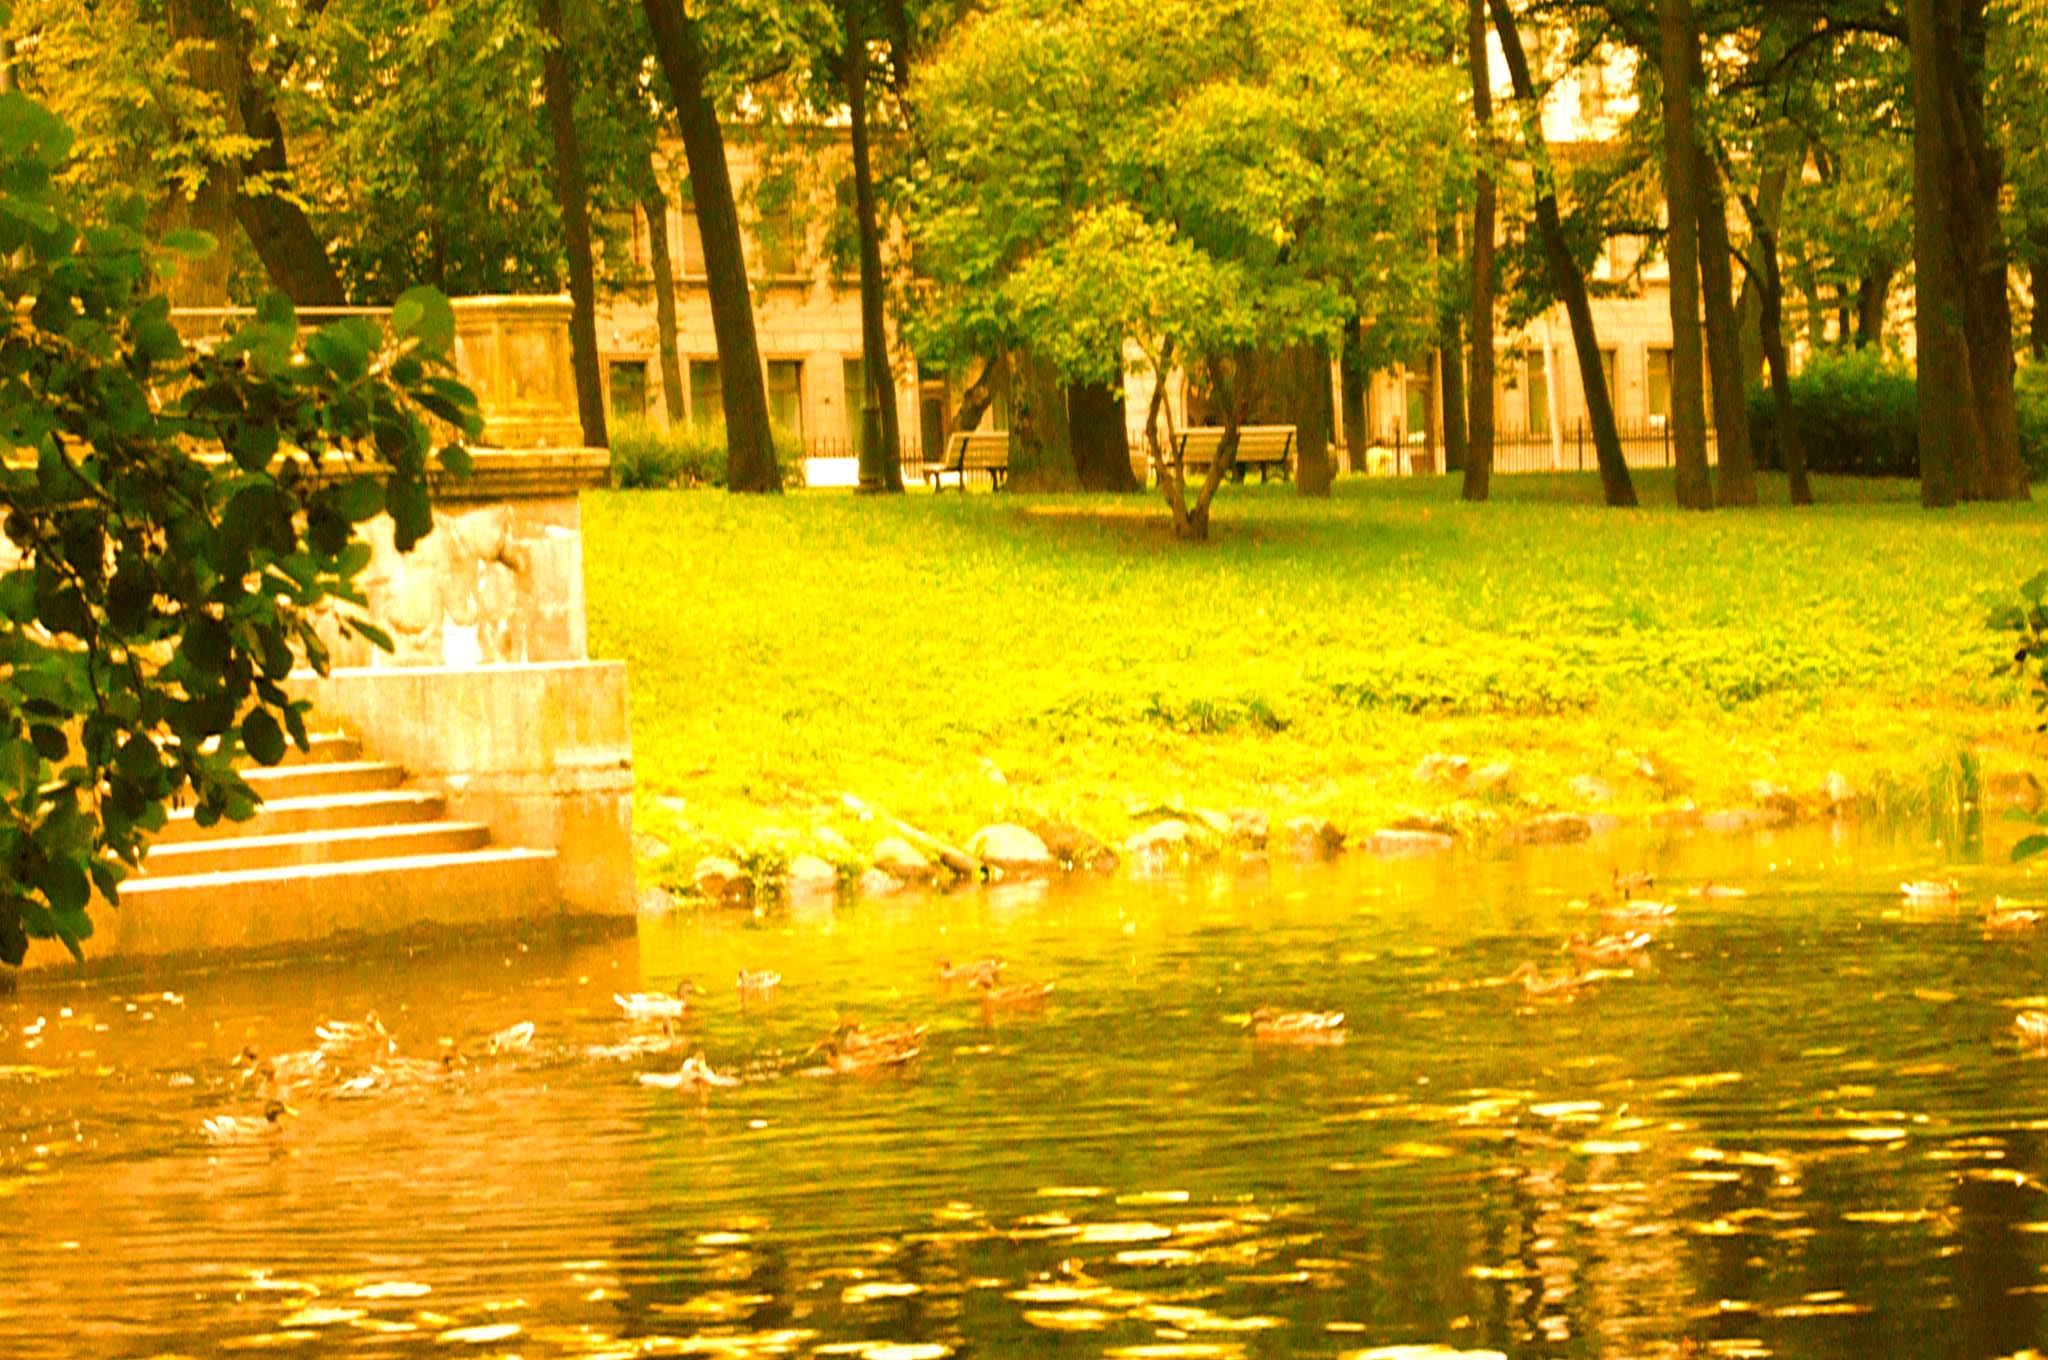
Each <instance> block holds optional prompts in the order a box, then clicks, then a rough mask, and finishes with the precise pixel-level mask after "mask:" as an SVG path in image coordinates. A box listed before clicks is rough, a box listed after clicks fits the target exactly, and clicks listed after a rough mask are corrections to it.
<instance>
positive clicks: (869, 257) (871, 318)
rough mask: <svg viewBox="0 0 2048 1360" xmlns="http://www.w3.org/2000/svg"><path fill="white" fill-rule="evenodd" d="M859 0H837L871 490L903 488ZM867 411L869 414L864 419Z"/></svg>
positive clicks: (864, 471) (865, 472) (864, 453)
mask: <svg viewBox="0 0 2048 1360" xmlns="http://www.w3.org/2000/svg"><path fill="white" fill-rule="evenodd" d="M864 10H865V3H864V0H842V3H841V5H840V9H839V12H840V17H841V20H842V22H843V23H844V24H845V28H846V52H845V90H846V108H847V123H848V129H849V139H850V140H851V142H852V144H853V147H852V149H853V203H854V217H855V220H856V222H857V224H858V228H859V233H860V339H861V371H862V373H863V375H864V379H863V386H864V389H865V390H864V391H863V392H862V393H861V401H862V410H861V443H860V455H861V486H862V487H863V488H864V489H867V490H871V491H901V490H903V435H902V431H901V429H900V427H899V422H898V417H897V411H896V378H895V372H896V369H895V365H894V364H893V363H892V362H891V361H890V357H889V330H888V323H887V321H886V320H885V318H884V317H883V314H882V290H883V279H882V230H881V219H880V214H879V212H878V211H877V209H876V206H875V173H874V167H873V165H872V158H871V155H870V151H869V145H868V143H869V133H868V82H869V80H870V78H871V76H872V73H873V69H874V68H873V63H872V62H871V61H870V60H869V58H868V39H867V16H866V14H865V12H864ZM870 412H872V413H873V414H872V415H870Z"/></svg>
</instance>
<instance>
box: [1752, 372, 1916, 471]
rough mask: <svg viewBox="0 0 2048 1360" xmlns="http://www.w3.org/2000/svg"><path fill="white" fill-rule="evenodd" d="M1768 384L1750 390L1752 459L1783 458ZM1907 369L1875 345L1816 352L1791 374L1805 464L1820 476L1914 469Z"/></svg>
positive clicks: (1781, 462)
mask: <svg viewBox="0 0 2048 1360" xmlns="http://www.w3.org/2000/svg"><path fill="white" fill-rule="evenodd" d="M1771 401H1772V398H1771V394H1770V391H1769V389H1768V388H1764V387H1752V388H1751V389H1750V391H1749V432H1750V438H1751V440H1752V441H1753V442H1754V443H1755V445H1756V457H1757V466H1758V467H1759V468H1765V469H1768V470H1770V471H1773V472H1777V471H1782V470H1783V468H1784V466H1785V455H1784V450H1783V449H1781V448H1780V447H1779V445H1778V435H1777V427H1776V425H1775V424H1774V423H1773V422H1774V420H1775V414H1774V412H1773V409H1772V405H1771ZM1917 409H1918V408H1917V407H1916V406H1915V404H1914V398H1913V373H1912V370H1911V369H1909V368H1906V367H1904V366H1903V365H1901V364H1899V363H1897V362H1896V361H1893V360H1890V359H1887V358H1885V357H1884V356H1883V355H1882V354H1880V353H1878V352H1877V351H1875V350H1851V351H1848V352H1844V353H1822V354H1816V355H1814V356H1813V357H1812V358H1811V359H1810V360H1808V361H1807V364H1806V367H1805V368H1804V369H1802V370H1800V372H1799V373H1798V374H1797V375H1796V376H1794V377H1793V379H1792V417H1793V420H1794V421H1795V422H1796V423H1797V424H1798V427H1799V433H1800V436H1801V438H1802V439H1803V440H1804V442H1805V444H1806V466H1807V470H1808V471H1809V472H1812V473H1816V474H1819V475H1822V476H1842V477H1918V476H1919V475H1920V454H1919V437H1918V434H1917V432H1916V429H1915V422H1916V421H1917V420H1918V416H1917V414H1916V412H1917Z"/></svg>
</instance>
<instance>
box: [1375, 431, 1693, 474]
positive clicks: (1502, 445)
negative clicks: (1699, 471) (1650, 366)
mask: <svg viewBox="0 0 2048 1360" xmlns="http://www.w3.org/2000/svg"><path fill="white" fill-rule="evenodd" d="M1620 434H1621V451H1622V456H1623V457H1625V458H1626V459H1627V460H1628V465H1629V466H1630V467H1632V468H1660V467H1670V466H1672V464H1673V463H1674V462H1675V461H1676V449H1675V447H1674V443H1673V439H1672V432H1671V426H1670V424H1669V423H1668V422H1665V421H1652V422H1650V423H1649V424H1647V425H1637V426H1628V427H1625V428H1623V429H1622V430H1621V431H1620ZM1374 442H1375V444H1376V445H1377V446H1378V447H1382V448H1390V449H1393V448H1398V449H1403V450H1404V451H1405V452H1406V453H1407V455H1408V457H1407V458H1406V459H1404V460H1402V461H1403V463H1404V464H1406V463H1413V464H1415V465H1417V466H1420V465H1422V463H1423V457H1422V445H1421V444H1420V443H1416V442H1409V443H1407V444H1403V443H1402V442H1401V440H1400V436H1399V435H1398V434H1388V435H1384V436H1381V437H1380V438H1379V439H1377V440H1375V441H1374ZM1442 461H1443V460H1442V459H1441V457H1439V458H1438V459H1437V460H1436V465H1438V466H1441V465H1442ZM1719 461H1720V441H1719V439H1718V438H1717V437H1716V435H1715V432H1714V429H1713V427H1712V426H1708V427H1707V462H1708V463H1710V464H1712V463H1718V462H1719ZM1599 466H1600V463H1599V459H1598V457H1597V456H1596V455H1595V453H1594V449H1593V431H1592V429H1591V427H1590V426H1588V425H1586V424H1585V423H1584V422H1583V421H1581V422H1579V423H1576V424H1574V425H1571V426H1569V427H1567V428H1565V429H1562V430H1559V431H1557V432H1556V433H1555V434H1553V433H1551V432H1549V431H1543V432H1540V433H1539V432H1536V431H1530V430H1513V431H1508V432H1505V433H1503V432H1498V431H1497V432H1495V434H1494V436H1493V470H1494V471H1495V472H1592V471H1596V470H1597V469H1598V468H1599Z"/></svg>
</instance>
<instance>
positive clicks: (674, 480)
mask: <svg viewBox="0 0 2048 1360" xmlns="http://www.w3.org/2000/svg"><path fill="white" fill-rule="evenodd" d="M611 439H612V485H613V486H615V487H618V488H619V489H620V490H623V491H644V490H651V489H658V488H662V487H673V486H681V487H699V486H715V487H723V486H724V485H725V426H723V425H673V426H670V427H669V428H667V429H663V428H662V427H661V426H659V425H654V424H650V423H648V422H647V421H643V420H629V421H620V422H619V423H618V424H617V425H616V426H614V427H613V429H612V432H611ZM775 461H776V463H777V464H778V465H779V466H780V467H781V469H782V484H783V485H784V486H790V487H796V486H802V485H803V472H804V450H803V445H802V444H801V443H799V442H798V441H797V440H796V439H794V438H792V437H791V436H789V435H785V434H783V433H782V432H781V431H779V430H778V431H777V432H776V434H775Z"/></svg>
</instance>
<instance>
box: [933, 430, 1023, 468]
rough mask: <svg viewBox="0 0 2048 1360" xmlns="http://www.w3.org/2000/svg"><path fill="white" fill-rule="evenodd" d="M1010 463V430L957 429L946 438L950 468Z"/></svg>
mask: <svg viewBox="0 0 2048 1360" xmlns="http://www.w3.org/2000/svg"><path fill="white" fill-rule="evenodd" d="M1009 465H1010V432H1009V431H1008V430H956V431H954V432H953V434H952V435H951V436H950V437H949V438H948V439H947V440H946V461H945V462H944V463H943V464H941V466H942V467H948V468H988V467H1000V468H1006V467H1008V466H1009Z"/></svg>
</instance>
